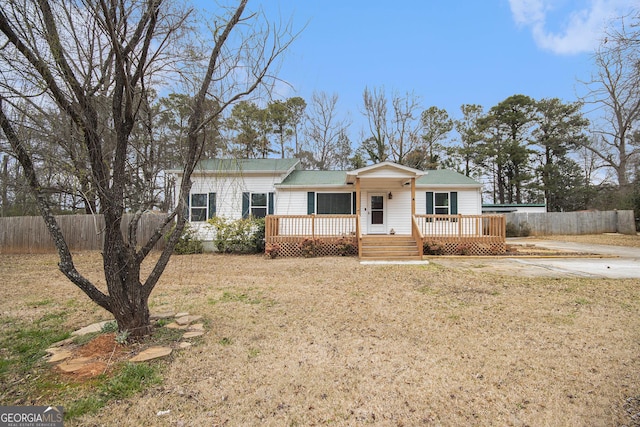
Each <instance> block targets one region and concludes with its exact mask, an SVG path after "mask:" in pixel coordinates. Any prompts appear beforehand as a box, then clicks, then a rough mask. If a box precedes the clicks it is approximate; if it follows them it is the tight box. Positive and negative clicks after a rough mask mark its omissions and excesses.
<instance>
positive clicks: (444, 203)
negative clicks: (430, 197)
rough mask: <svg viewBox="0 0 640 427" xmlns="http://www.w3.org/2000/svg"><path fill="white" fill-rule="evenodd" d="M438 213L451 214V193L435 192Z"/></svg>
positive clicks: (436, 211)
mask: <svg viewBox="0 0 640 427" xmlns="http://www.w3.org/2000/svg"><path fill="white" fill-rule="evenodd" d="M434 196H435V203H434V205H435V213H436V215H449V193H435V194H434Z"/></svg>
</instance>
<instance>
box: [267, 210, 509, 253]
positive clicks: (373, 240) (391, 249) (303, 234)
mask: <svg viewBox="0 0 640 427" xmlns="http://www.w3.org/2000/svg"><path fill="white" fill-rule="evenodd" d="M361 223H362V220H361V215H315V214H313V215H269V216H267V217H266V218H265V240H266V245H267V249H269V248H274V247H276V248H277V249H278V254H279V256H294V257H295V256H304V255H306V254H305V250H306V249H308V248H309V247H312V248H313V250H314V252H313V254H314V255H317V256H331V255H333V256H337V255H358V257H359V258H360V259H421V258H422V257H423V255H425V254H442V255H497V254H501V253H504V252H505V251H506V233H505V227H506V224H505V217H504V216H503V215H435V214H432V215H421V214H413V215H412V216H411V223H410V225H409V227H408V228H409V230H410V232H409V233H393V234H390V233H386V234H373V233H371V234H365V233H363V229H362V224H361ZM425 249H426V253H425Z"/></svg>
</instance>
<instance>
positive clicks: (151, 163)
mask: <svg viewBox="0 0 640 427" xmlns="http://www.w3.org/2000/svg"><path fill="white" fill-rule="evenodd" d="M639 16H640V15H639V14H638V13H636V15H635V16H633V17H632V18H633V23H634V25H631V26H626V27H625V26H623V25H612V27H611V28H612V30H610V31H609V34H608V35H607V38H606V39H605V40H604V41H603V43H602V44H601V45H600V47H599V48H598V50H597V51H596V52H595V54H594V64H595V70H596V71H595V72H594V73H593V76H592V79H591V80H590V81H588V82H582V83H583V85H584V87H586V88H587V89H588V94H587V95H586V96H584V97H583V98H582V99H580V100H579V101H575V102H565V101H562V100H560V99H557V98H548V99H540V100H536V99H533V98H531V97H529V96H526V95H523V94H514V95H512V96H510V97H508V98H506V99H505V100H503V101H501V102H500V103H498V104H497V105H494V106H491V107H489V108H488V109H485V107H484V106H481V105H476V104H465V105H462V106H461V107H460V111H459V112H458V114H457V115H456V116H455V117H454V116H452V115H450V114H449V112H447V111H446V110H444V109H441V108H439V107H437V106H430V107H428V108H424V106H423V105H422V104H421V102H420V99H419V97H418V96H416V95H415V94H414V93H411V92H407V93H398V92H394V93H391V94H389V93H387V92H386V91H385V89H384V88H383V87H380V88H369V87H366V88H364V90H363V95H362V104H361V106H360V107H361V108H360V109H361V111H362V115H363V119H364V123H365V126H364V128H363V129H359V130H358V131H359V134H358V136H357V138H355V140H352V138H353V135H354V129H353V124H352V122H351V120H350V119H349V118H347V117H344V116H341V115H340V112H339V106H338V103H339V96H338V94H328V93H325V92H316V93H314V94H313V95H312V97H311V99H307V100H305V99H303V98H301V97H291V98H288V99H283V100H269V101H262V100H261V99H260V98H257V99H256V98H254V99H244V100H240V101H238V102H235V103H234V104H233V105H231V106H230V107H231V108H229V109H227V110H226V111H225V114H220V115H214V118H213V119H212V120H209V121H208V122H207V123H206V124H205V125H204V126H203V128H202V135H201V136H200V138H202V141H201V143H202V150H201V153H200V154H201V155H202V156H203V157H205V158H214V157H231V158H267V157H282V158H284V157H296V158H298V159H300V161H301V163H302V164H303V166H304V167H305V168H308V169H318V170H345V169H353V168H359V167H363V166H365V165H367V164H371V163H378V162H381V161H385V160H390V161H393V162H396V163H399V164H403V165H407V166H411V167H414V168H418V169H425V170H426V169H437V168H449V169H453V170H456V171H459V172H460V173H463V174H465V175H467V176H470V177H472V178H474V179H477V180H479V181H480V182H482V183H483V184H484V199H485V201H487V202H493V203H502V204H504V203H545V202H546V204H547V208H548V210H549V211H572V210H579V209H589V208H599V209H607V208H630V207H634V206H638V204H640V202H639V201H638V199H640V197H639V196H638V193H639V192H640V191H639V190H638V187H639V185H640V184H639V183H638V173H637V172H638V165H639V162H638V159H639V156H638V155H639V149H640V131H639V129H638V124H639V123H640V95H639V94H638V93H639V92H638V88H639V87H640V69H639V68H638V66H637V64H638V63H640V55H638V47H639V45H640V42H639V40H640V36H639V31H638V30H637V28H638V27H637V24H638V23H640V18H639ZM626 19H628V17H627V18H626ZM622 20H623V18H621V21H622ZM618 24H619V23H618ZM149 93H150V96H149V97H148V98H147V99H146V100H145V103H144V104H143V105H141V107H140V109H141V113H142V114H141V115H140V117H139V119H138V121H137V122H136V124H135V126H134V127H133V129H132V131H131V139H130V141H131V144H132V146H133V147H134V150H132V153H131V155H130V156H129V157H128V158H127V162H126V173H125V177H126V178H125V180H126V182H125V185H126V187H127V192H126V197H125V200H124V203H125V206H126V208H127V209H129V210H136V209H139V208H140V207H144V208H145V209H159V210H162V211H167V210H168V209H169V208H170V205H171V202H172V200H173V198H174V195H173V191H174V190H173V183H172V182H170V181H168V180H167V179H166V176H165V174H164V171H165V170H167V169H169V168H175V167H176V166H180V165H182V164H183V163H184V159H183V157H182V156H183V154H182V153H183V151H184V147H185V141H186V139H187V137H188V131H189V120H190V118H191V116H192V110H191V107H190V106H191V105H192V102H193V97H192V96H190V95H188V94H185V93H177V92H176V93H170V94H168V95H165V96H158V95H157V94H156V93H155V92H153V91H149ZM262 99H264V98H262ZM106 101H107V100H106V99H105V102H106ZM203 108H205V109H206V110H207V111H215V110H216V109H217V108H219V102H218V101H216V100H215V99H214V98H211V99H207V100H205V102H204V103H203ZM585 109H589V110H593V109H596V110H597V111H598V116H597V118H596V119H595V120H594V119H593V115H591V116H590V117H591V120H589V119H588V118H587V116H586V115H585V113H584V110H585ZM104 114H105V116H108V114H109V112H108V111H104ZM21 120H22V126H23V131H24V132H28V134H29V138H28V140H29V144H30V147H29V148H30V150H31V151H32V152H33V153H34V156H35V158H36V159H37V162H38V163H39V165H40V169H41V170H42V171H43V172H42V174H41V184H42V185H43V188H44V189H45V192H46V194H47V195H48V197H49V199H50V202H51V204H52V205H53V206H54V207H55V210H56V211H58V212H60V213H62V212H86V213H94V212H98V211H99V210H100V203H99V201H98V191H97V188H95V186H94V183H93V182H92V180H91V179H89V176H88V174H87V172H86V171H87V170H88V162H89V161H90V159H89V157H88V154H89V153H88V152H87V151H86V150H83V148H82V144H80V143H79V141H80V140H81V138H82V130H81V129H79V128H78V127H77V126H75V125H74V123H73V122H70V121H69V120H68V119H65V118H64V117H63V116H62V115H60V114H59V113H56V111H55V109H48V108H46V107H43V108H41V109H40V110H39V111H36V112H32V113H30V114H29V115H26V114H25V115H24V117H22V118H21ZM34 122H37V123H38V125H37V126H35V125H33V123H34ZM0 160H1V162H0V215H1V216H11V215H26V214H34V213H36V211H37V208H36V204H35V202H34V200H33V198H32V197H31V196H30V194H29V192H28V191H25V190H26V188H27V182H26V180H25V179H24V171H23V168H22V166H21V165H20V163H19V162H18V161H17V159H16V157H15V154H14V153H13V152H12V150H11V148H10V147H9V146H8V144H7V143H6V141H5V140H2V139H0Z"/></svg>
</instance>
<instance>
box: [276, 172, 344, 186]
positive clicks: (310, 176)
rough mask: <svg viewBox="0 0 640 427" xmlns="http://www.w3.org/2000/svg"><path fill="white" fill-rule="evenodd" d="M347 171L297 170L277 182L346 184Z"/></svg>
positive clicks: (321, 184)
mask: <svg viewBox="0 0 640 427" xmlns="http://www.w3.org/2000/svg"><path fill="white" fill-rule="evenodd" d="M346 179H347V173H346V172H345V171H301V170H295V171H293V172H291V174H289V176H287V177H286V178H285V179H284V181H282V182H281V183H280V184H277V185H276V187H281V186H300V187H310V186H312V187H319V186H323V185H329V186H334V185H346V183H347V182H346Z"/></svg>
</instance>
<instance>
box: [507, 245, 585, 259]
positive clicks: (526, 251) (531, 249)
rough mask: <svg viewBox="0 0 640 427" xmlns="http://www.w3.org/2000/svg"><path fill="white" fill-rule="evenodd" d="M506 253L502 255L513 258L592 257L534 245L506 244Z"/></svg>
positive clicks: (582, 253) (581, 253)
mask: <svg viewBox="0 0 640 427" xmlns="http://www.w3.org/2000/svg"><path fill="white" fill-rule="evenodd" d="M506 249H507V250H506V252H505V253H504V254H502V255H505V256H509V257H514V256H534V257H536V256H538V257H554V256H557V257H560V256H564V257H571V256H573V257H584V256H591V255H594V254H592V253H588V252H570V251H563V250H558V249H551V248H543V247H541V246H536V245H534V244H527V243H524V244H508V245H507V248H506Z"/></svg>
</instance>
